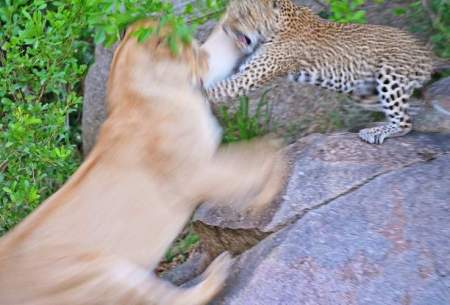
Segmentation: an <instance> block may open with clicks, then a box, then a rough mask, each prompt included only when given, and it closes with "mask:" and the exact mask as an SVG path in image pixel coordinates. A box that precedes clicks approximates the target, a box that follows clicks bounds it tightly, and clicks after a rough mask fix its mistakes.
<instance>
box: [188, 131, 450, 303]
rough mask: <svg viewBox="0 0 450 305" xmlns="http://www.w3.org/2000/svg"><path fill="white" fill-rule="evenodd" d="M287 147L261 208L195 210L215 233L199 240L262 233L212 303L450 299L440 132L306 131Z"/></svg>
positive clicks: (449, 191) (447, 184)
mask: <svg viewBox="0 0 450 305" xmlns="http://www.w3.org/2000/svg"><path fill="white" fill-rule="evenodd" d="M291 148H294V149H293V150H292V151H294V152H297V153H294V154H293V155H291V157H293V158H294V159H293V162H292V176H291V178H290V179H289V181H288V183H287V187H286V190H285V192H284V194H283V196H282V198H281V200H280V201H281V202H279V203H278V204H277V207H276V208H275V209H274V210H272V212H271V213H272V214H271V213H269V214H270V215H269V216H270V217H267V218H265V219H264V221H262V222H259V223H258V222H257V223H254V222H253V223H252V221H250V222H245V221H244V220H243V219H240V218H239V217H236V218H234V219H233V218H231V219H230V220H228V219H227V218H225V217H234V216H233V215H230V214H223V213H224V211H222V214H220V213H217V214H216V213H211V211H209V210H208V209H207V207H205V208H206V210H205V208H204V209H203V210H200V211H199V212H198V213H197V215H196V218H197V224H198V223H199V222H200V221H201V220H200V219H203V220H205V221H207V222H208V224H203V225H202V228H203V229H205V228H206V227H208V226H212V227H213V229H212V230H213V231H214V234H218V235H214V234H211V235H206V236H203V237H204V238H206V240H203V241H204V242H205V243H206V244H207V245H206V246H208V244H209V245H210V246H211V245H213V247H219V248H220V244H221V242H222V241H221V238H223V236H224V234H222V233H223V232H225V235H227V234H228V235H229V236H228V237H231V236H232V233H230V232H231V231H233V230H234V231H236V232H238V234H237V235H236V236H238V237H240V238H242V236H245V235H246V234H247V232H252V231H258V232H265V233H264V234H265V236H264V237H263V240H262V241H261V242H259V243H258V242H255V244H256V246H255V247H253V248H251V249H250V250H248V251H246V252H244V253H243V254H242V255H241V256H240V257H239V258H238V261H237V263H236V265H235V267H234V268H233V270H234V273H233V274H232V276H231V277H230V278H229V279H228V281H227V285H226V288H225V290H224V291H223V292H222V294H221V295H220V296H218V297H217V298H216V300H215V301H214V302H213V303H212V304H213V305H241V304H246V305H278V304H279V305H294V304H299V305H300V304H301V305H336V304H339V305H340V304H342V305H366V304H367V305H402V304H406V305H431V304H432V305H447V304H450V225H449V224H450V136H449V135H438V134H412V135H409V136H406V137H403V138H398V139H394V140H391V141H389V142H386V143H385V145H381V146H374V145H366V144H364V143H361V142H360V141H359V140H358V139H357V138H356V136H355V135H352V134H335V135H331V136H320V135H313V136H310V137H308V138H306V139H304V140H301V141H299V142H298V143H296V144H295V145H294V146H292V147H291ZM273 211H276V212H275V214H273ZM219 215H220V216H219ZM204 217H207V218H204ZM263 218H264V217H263ZM224 219H227V220H224ZM222 228H225V230H222ZM243 228H245V229H243ZM271 232H274V233H272V234H270V233H271ZM213 236H215V237H213ZM223 244H224V245H225V247H224V248H226V249H227V250H231V251H233V250H235V249H230V248H228V247H229V246H230V244H229V243H228V242H227V241H225V242H224V243H223ZM232 246H236V245H232ZM245 247H246V245H241V249H239V251H238V252H239V253H240V252H242V251H244V250H245ZM215 250H217V248H216V249H215ZM221 250H224V249H221Z"/></svg>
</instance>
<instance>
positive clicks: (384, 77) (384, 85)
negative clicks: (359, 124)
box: [359, 68, 414, 144]
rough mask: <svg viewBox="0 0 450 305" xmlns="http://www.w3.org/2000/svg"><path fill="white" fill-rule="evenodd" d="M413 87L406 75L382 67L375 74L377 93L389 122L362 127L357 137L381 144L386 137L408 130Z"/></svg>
mask: <svg viewBox="0 0 450 305" xmlns="http://www.w3.org/2000/svg"><path fill="white" fill-rule="evenodd" d="M413 89H414V87H413V85H412V84H410V83H409V82H408V81H407V79H406V77H404V76H401V75H398V74H395V73H393V70H392V69H390V68H385V69H382V70H381V71H380V72H379V74H378V75H377V95H378V98H379V101H380V102H381V105H382V107H383V111H384V113H385V114H386V117H387V118H388V120H389V122H388V123H387V124H385V125H382V126H378V127H373V128H366V129H363V130H361V131H360V132H359V137H360V138H361V139H362V140H364V141H366V142H368V143H371V144H382V143H383V141H384V140H385V139H386V138H390V137H399V136H403V135H405V134H407V133H408V132H410V131H411V129H412V123H411V117H410V116H409V114H408V108H409V104H408V99H409V97H410V96H411V95H412V91H413Z"/></svg>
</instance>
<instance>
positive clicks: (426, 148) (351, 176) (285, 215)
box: [193, 133, 450, 256]
mask: <svg viewBox="0 0 450 305" xmlns="http://www.w3.org/2000/svg"><path fill="white" fill-rule="evenodd" d="M287 150H288V156H289V164H290V176H289V178H288V179H287V182H286V186H285V189H284V191H282V193H281V194H280V196H279V198H278V200H276V201H275V202H274V203H273V204H272V205H271V206H270V207H269V208H268V209H266V210H265V212H264V213H263V214H262V215H256V216H251V215H245V214H239V213H237V212H235V211H234V210H232V209H230V208H215V207H214V205H210V204H208V203H206V204H204V205H202V206H201V207H200V208H199V209H198V210H197V212H196V214H195V215H194V218H193V224H194V228H195V230H196V232H197V233H198V234H199V235H200V237H201V239H202V241H203V243H204V246H205V248H206V249H207V250H208V252H209V253H210V254H211V255H212V256H215V255H217V254H218V253H220V252H222V251H225V250H228V251H231V252H233V253H235V254H239V253H242V252H244V251H245V250H247V249H249V248H251V247H252V246H254V245H256V244H258V242H259V241H260V240H262V239H264V238H266V237H267V236H268V235H270V234H272V233H274V232H277V231H279V230H281V229H283V228H285V227H288V226H290V225H291V224H292V223H295V222H296V221H298V220H299V219H301V218H302V217H303V216H304V215H305V214H307V213H308V212H310V211H314V210H317V209H320V208H321V207H323V206H326V205H327V204H328V203H330V202H332V201H334V200H336V199H338V198H340V197H342V196H345V195H347V194H349V193H352V192H354V191H355V190H357V189H359V188H360V187H362V186H364V185H366V184H367V183H369V182H371V181H372V180H374V179H376V178H377V177H380V176H382V175H386V174H389V173H392V172H396V171H399V170H402V169H404V168H407V167H410V166H413V165H415V164H423V163H426V162H428V161H429V160H432V159H434V158H436V157H438V156H441V155H443V154H446V153H449V152H450V135H443V134H423V133H413V134H410V135H407V136H404V137H400V138H394V139H389V140H388V141H386V142H385V143H384V144H383V145H371V144H367V143H364V142H362V141H361V140H360V139H359V138H358V136H357V135H356V134H352V133H339V134H333V135H319V134H314V135H310V136H308V137H306V138H303V139H300V140H299V141H297V142H296V143H295V144H293V145H291V146H290V147H289V148H288V149H287ZM449 171H450V168H449ZM431 178H432V177H431V176H430V179H431ZM447 188H448V189H450V184H449V185H448V186H447ZM377 192H378V191H377ZM411 196H412V195H411ZM449 203H450V199H449Z"/></svg>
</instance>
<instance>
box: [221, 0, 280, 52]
mask: <svg viewBox="0 0 450 305" xmlns="http://www.w3.org/2000/svg"><path fill="white" fill-rule="evenodd" d="M278 2H279V1H276V0H259V1H254V0H231V1H230V4H229V5H228V7H227V10H226V12H225V14H224V16H223V17H222V19H221V22H220V23H219V26H222V28H223V31H224V32H225V33H226V34H227V35H228V36H229V37H230V38H231V39H232V40H233V41H234V42H235V44H236V46H237V47H238V48H239V49H240V50H241V52H243V53H244V54H247V55H249V54H251V53H253V52H254V51H255V49H256V48H257V47H258V45H259V44H260V43H262V42H264V41H265V40H266V39H267V38H268V37H269V36H270V35H271V34H272V33H273V32H274V30H275V29H276V26H277V16H278V9H279V6H278Z"/></svg>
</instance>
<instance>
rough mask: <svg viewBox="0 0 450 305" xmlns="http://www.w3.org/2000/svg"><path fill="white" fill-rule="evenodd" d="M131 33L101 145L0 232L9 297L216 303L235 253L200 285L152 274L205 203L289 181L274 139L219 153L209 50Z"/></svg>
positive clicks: (111, 91)
mask: <svg viewBox="0 0 450 305" xmlns="http://www.w3.org/2000/svg"><path fill="white" fill-rule="evenodd" d="M153 24H154V23H152V22H151V21H146V22H140V23H138V24H137V25H135V26H134V27H132V29H135V28H136V27H137V26H141V25H153ZM132 29H131V30H129V31H128V33H127V34H126V35H125V38H124V39H123V41H122V43H121V44H120V46H119V47H118V49H117V50H116V53H115V56H114V59H113V63H112V67H111V73H110V79H109V83H108V103H109V115H108V118H107V120H106V122H105V123H104V125H103V126H102V128H101V132H100V135H99V138H98V142H97V144H96V146H95V147H94V149H93V151H92V152H91V153H90V154H89V156H88V158H87V159H86V161H85V162H84V163H83V164H82V166H81V167H80V168H79V169H78V170H77V172H76V173H75V174H74V175H73V176H72V177H71V178H70V179H69V181H68V182H67V183H66V184H65V185H64V186H63V187H62V188H61V189H60V190H59V191H58V192H56V193H55V194H54V195H53V196H51V197H50V198H49V199H48V200H46V201H45V202H44V203H43V204H42V205H41V206H40V207H39V208H38V209H37V210H36V211H34V212H33V213H32V214H31V215H30V216H29V217H28V218H26V219H25V220H24V221H23V222H22V223H21V224H19V225H18V226H17V227H16V228H15V229H13V230H12V231H11V232H9V233H8V234H7V235H6V236H4V237H3V238H2V239H1V240H0V304H2V305H74V304H77V305H90V304H92V305H93V304H96V305H103V304H104V305H113V304H124V305H125V304H126V305H133V304H155V305H159V304H161V305H163V304H164V305H194V304H199V305H200V304H206V303H208V302H209V301H210V300H211V298H212V297H213V296H214V295H215V294H216V293H217V292H218V291H219V290H220V289H221V287H222V286H223V283H224V281H225V279H226V277H227V275H228V272H229V268H230V266H231V264H232V259H231V258H230V256H229V255H228V254H222V255H221V256H219V257H218V258H216V259H215V260H214V261H213V262H212V264H211V265H210V266H209V268H208V269H207V270H206V271H205V273H204V275H203V281H202V282H200V283H199V284H198V285H196V286H194V287H192V288H186V289H183V288H179V287H175V286H173V285H171V284H169V283H167V282H164V281H163V280H160V279H159V278H157V277H156V276H155V275H153V273H150V272H149V271H150V270H153V269H154V268H155V267H156V266H157V264H158V262H159V261H160V260H161V258H162V257H163V256H164V253H165V252H166V251H167V249H168V248H169V246H170V244H171V243H172V241H173V240H174V239H175V238H176V236H177V235H178V234H179V233H180V231H181V230H182V229H183V227H184V226H185V224H186V223H187V221H189V219H190V217H191V214H192V212H193V211H194V209H195V208H196V207H197V205H198V204H199V203H200V202H202V201H205V200H210V201H213V202H218V204H219V202H222V203H224V202H225V203H230V202H235V203H236V202H247V204H244V205H242V206H240V208H245V209H250V210H252V209H257V208H259V207H263V206H264V205H265V204H267V203H268V202H270V201H271V200H272V199H273V197H274V196H275V195H276V193H277V192H278V190H279V189H280V187H281V184H282V176H283V171H282V169H283V162H282V161H281V157H280V154H279V153H278V147H277V146H276V145H272V144H270V142H269V141H264V140H260V141H256V142H253V143H247V144H239V145H230V146H227V147H223V148H220V149H218V144H219V142H220V129H219V127H218V125H217V124H216V122H215V120H214V118H213V117H212V115H211V113H210V109H209V107H208V104H207V103H206V102H205V101H204V98H203V96H202V95H201V91H200V90H199V89H198V85H199V84H198V79H199V78H200V77H202V75H203V74H204V73H206V72H207V55H206V54H205V53H204V52H203V51H200V50H199V48H198V47H197V45H196V44H195V42H194V43H193V45H192V46H190V45H184V46H183V47H182V49H181V50H180V55H179V57H175V56H173V55H172V54H171V53H170V51H169V49H168V48H167V46H166V44H165V43H164V41H163V39H164V35H166V33H165V32H166V30H164V29H163V30H162V32H161V34H160V36H159V37H156V36H155V37H152V38H151V39H149V40H148V41H146V42H145V43H143V44H141V43H138V42H137V41H136V39H135V38H134V37H133V36H132V35H131V34H130V32H131V31H132Z"/></svg>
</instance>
